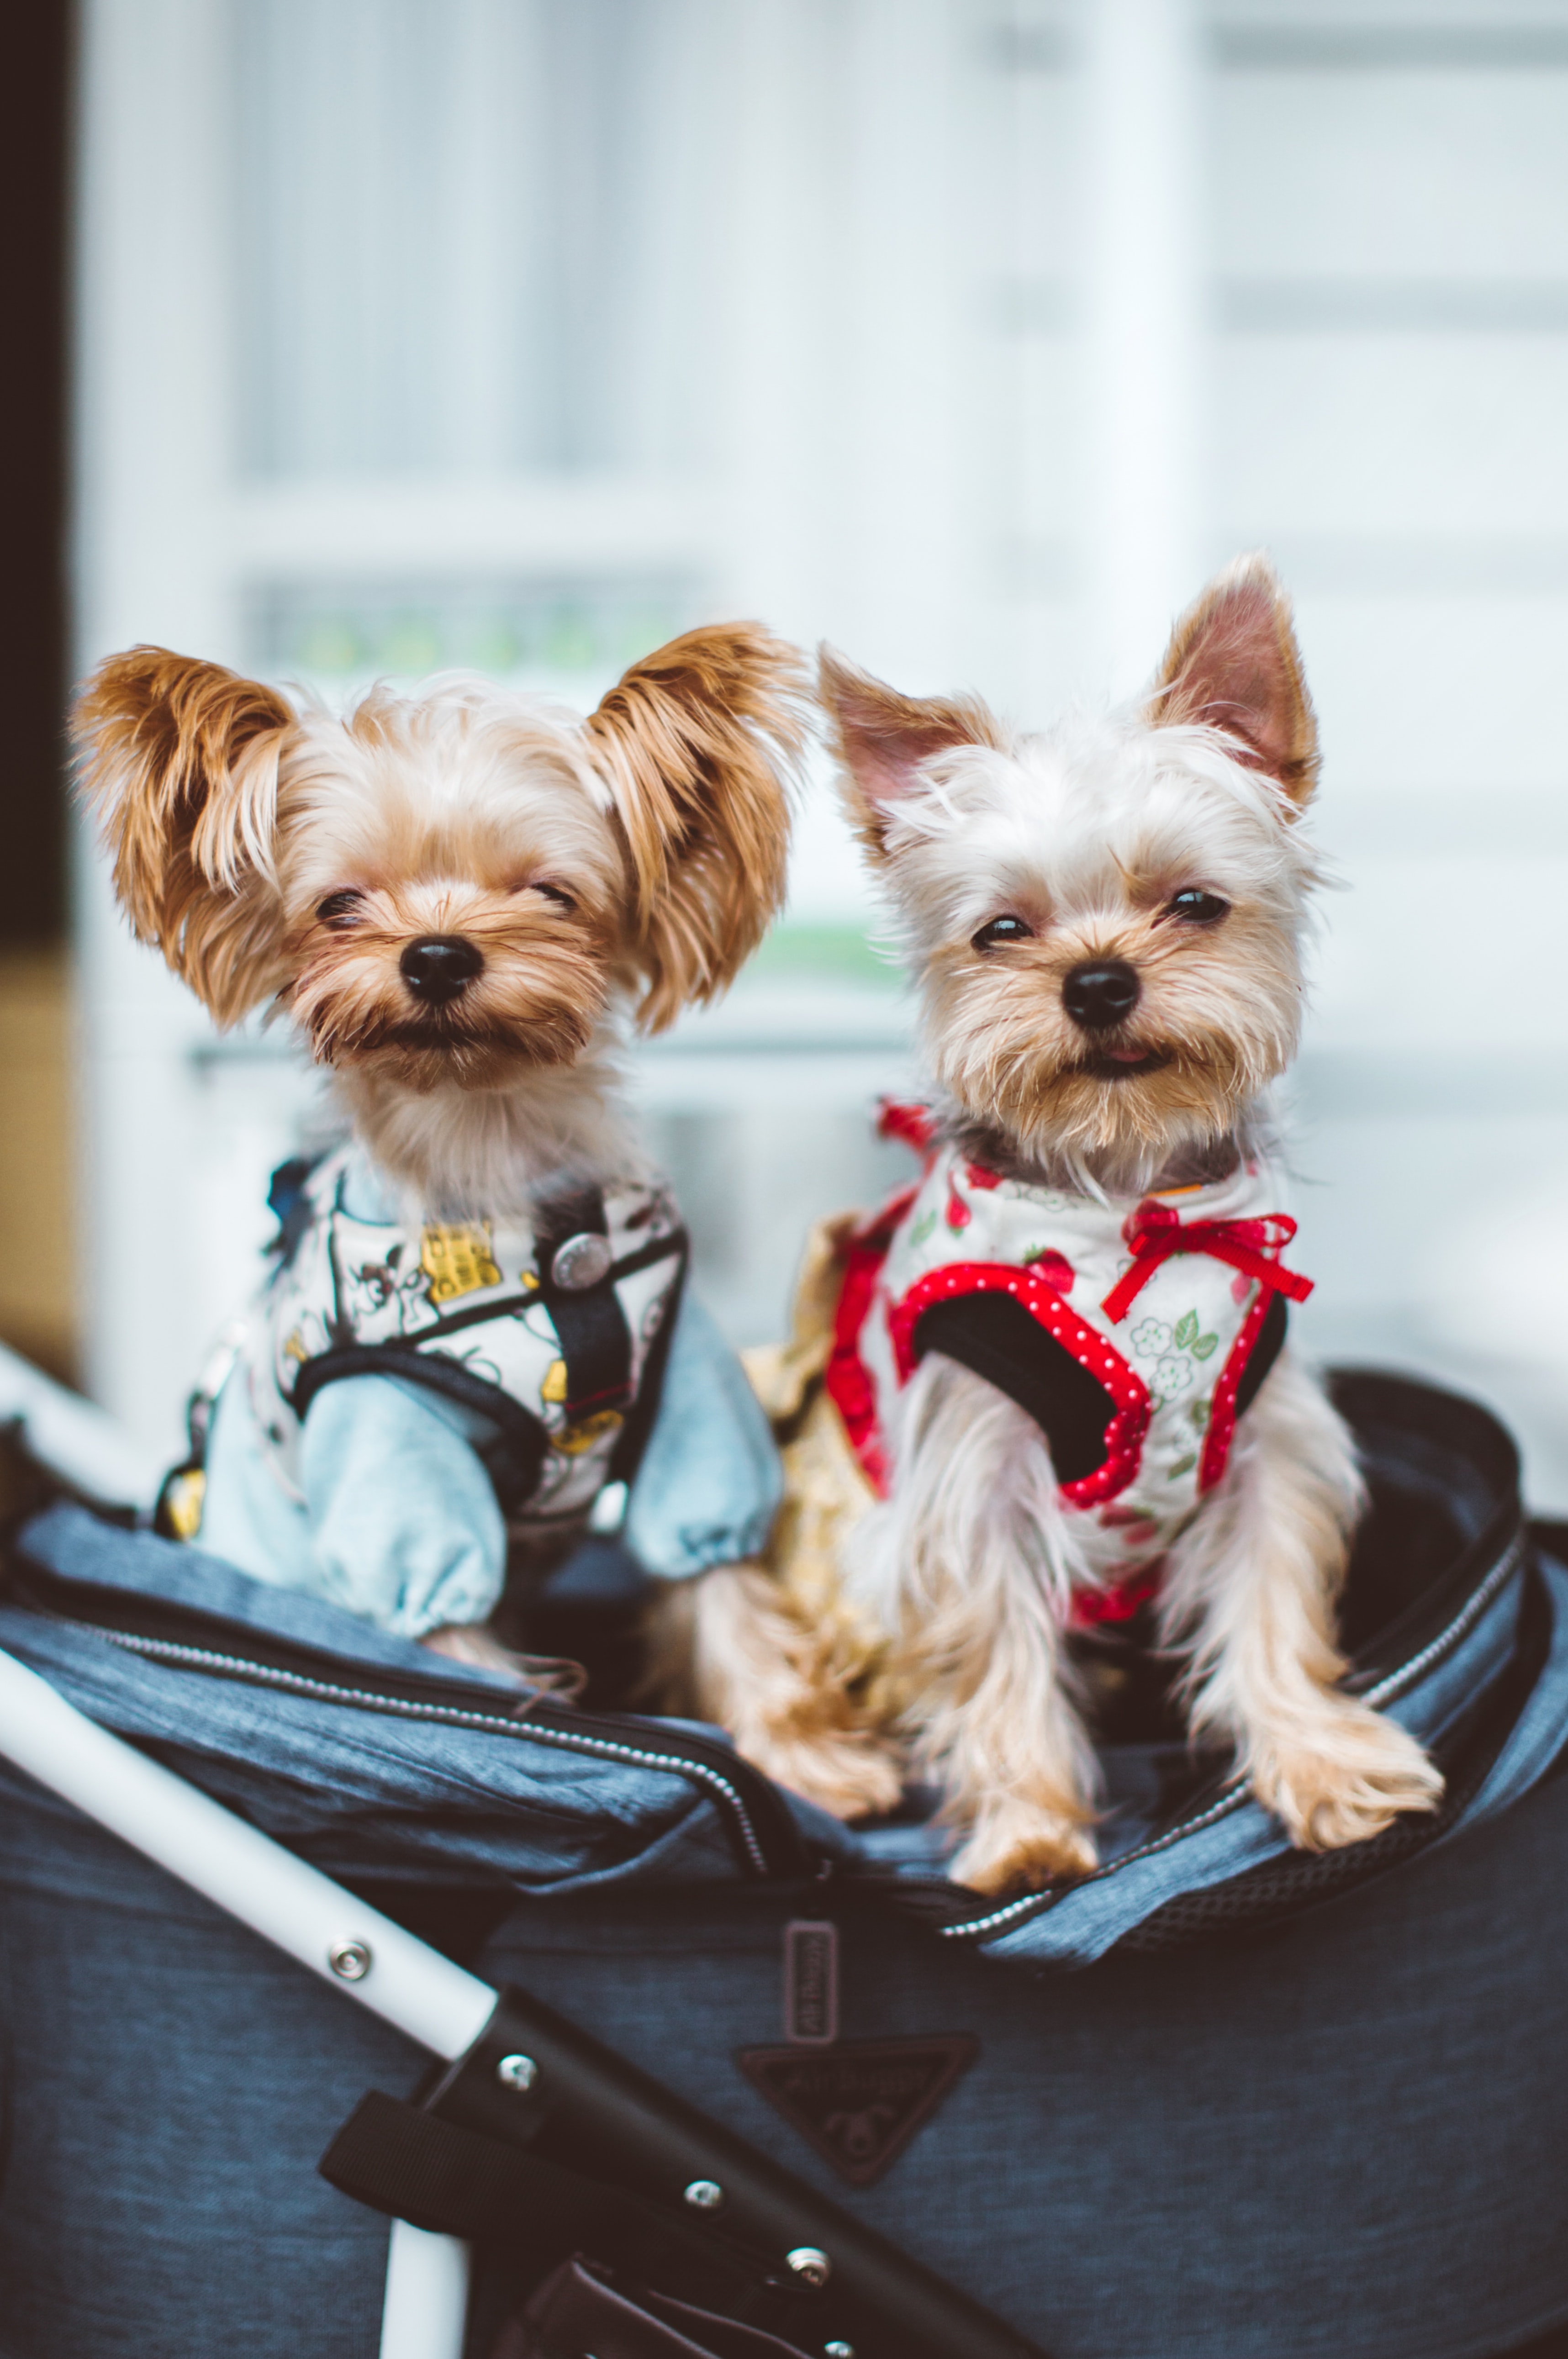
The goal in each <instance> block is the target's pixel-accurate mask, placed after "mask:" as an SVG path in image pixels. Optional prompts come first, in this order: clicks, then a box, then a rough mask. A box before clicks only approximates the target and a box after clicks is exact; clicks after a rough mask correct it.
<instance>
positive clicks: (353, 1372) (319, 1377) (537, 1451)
mask: <svg viewBox="0 0 1568 2359" xmlns="http://www.w3.org/2000/svg"><path fill="white" fill-rule="evenodd" d="M344 1376H401V1377H403V1378H404V1379H405V1380H406V1381H407V1382H408V1383H409V1384H414V1385H421V1386H423V1387H424V1388H425V1390H426V1391H427V1392H432V1393H440V1394H441V1397H443V1399H446V1400H450V1401H456V1402H457V1403H458V1404H459V1405H460V1407H462V1408H471V1409H475V1410H477V1411H478V1413H479V1414H480V1416H482V1417H484V1418H485V1419H487V1420H488V1422H489V1428H490V1433H491V1436H492V1438H491V1439H488V1440H484V1441H478V1442H475V1444H474V1448H475V1450H476V1451H477V1452H478V1455H479V1457H480V1459H481V1460H482V1461H483V1462H484V1465H485V1472H486V1473H488V1475H489V1477H490V1480H491V1482H492V1483H493V1484H495V1497H496V1499H497V1501H498V1503H499V1505H500V1508H501V1512H502V1514H503V1515H505V1516H514V1515H516V1514H517V1512H518V1510H519V1509H520V1508H521V1507H523V1506H525V1505H526V1504H527V1502H528V1500H529V1499H531V1498H532V1496H533V1495H534V1493H535V1491H536V1490H537V1489H538V1488H539V1474H540V1472H541V1470H542V1468H543V1466H544V1461H545V1452H546V1451H547V1450H548V1449H549V1447H550V1435H549V1432H548V1431H547V1430H546V1428H545V1424H544V1420H543V1419H541V1418H537V1417H535V1415H534V1413H533V1411H532V1410H531V1409H528V1408H524V1407H523V1404H522V1402H521V1401H519V1400H514V1398H513V1397H512V1396H511V1394H510V1393H508V1392H503V1391H502V1389H501V1387H500V1386H499V1385H493V1384H489V1383H487V1382H486V1381H485V1378H484V1377H483V1376H476V1375H474V1374H473V1373H472V1371H471V1370H470V1369H467V1368H463V1367H460V1366H459V1365H458V1364H457V1362H456V1361H455V1360H449V1359H448V1358H447V1356H446V1354H445V1353H442V1352H424V1351H420V1350H419V1348H418V1347H417V1346H416V1345H415V1344H413V1343H339V1344H337V1345H336V1346H335V1347H334V1348H333V1349H332V1351H330V1352H321V1353H318V1354H317V1356H316V1358H315V1359H313V1360H307V1361H306V1362H305V1364H304V1365H303V1366H302V1367H301V1368H300V1370H299V1375H298V1376H297V1377H296V1379H295V1383H294V1389H293V1391H292V1393H291V1394H290V1395H289V1406H290V1407H291V1408H292V1409H293V1410H294V1413H295V1415H296V1416H297V1417H298V1418H299V1419H300V1421H301V1422H303V1420H304V1417H305V1413H306V1411H307V1409H308V1408H310V1403H311V1402H312V1401H313V1400H314V1399H315V1397H316V1395H317V1394H318V1393H319V1392H321V1390H322V1389H323V1387H324V1386H327V1385H332V1384H337V1383H340V1382H341V1381H342V1379H343V1377H344Z"/></svg>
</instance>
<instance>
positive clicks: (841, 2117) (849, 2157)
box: [735, 2031, 980, 2187]
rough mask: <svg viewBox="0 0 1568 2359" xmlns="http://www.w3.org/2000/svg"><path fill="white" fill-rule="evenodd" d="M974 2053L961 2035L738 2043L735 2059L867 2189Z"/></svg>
mask: <svg viewBox="0 0 1568 2359" xmlns="http://www.w3.org/2000/svg"><path fill="white" fill-rule="evenodd" d="M979 2053H980V2043H979V2041H978V2040H977V2039H972V2038H970V2036H969V2034H968V2033H967V2032H963V2031H959V2032H951V2033H946V2034H942V2035H937V2036H933V2037H931V2038H925V2039H845V2040H841V2041H840V2042H839V2044H838V2045H837V2046H836V2047H834V2048H824V2049H818V2050H817V2051H816V2053H815V2054H812V2053H811V2050H810V2049H804V2048H799V2047H795V2048H742V2049H737V2051H736V2054H735V2062H736V2063H737V2064H738V2065H739V2066H740V2069H741V2071H743V2072H744V2073H745V2074H746V2079H747V2080H748V2081H749V2082H751V2085H752V2087H753V2088H754V2089H756V2090H757V2092H758V2093H759V2094H760V2095H762V2096H764V2097H766V2098H767V2100H768V2104H770V2105H771V2106H772V2107H773V2109H774V2111H775V2112H776V2113H779V2114H782V2115H783V2116H784V2119H785V2120H786V2121H787V2122H788V2123H789V2125H790V2127H791V2128H792V2129H797V2130H799V2131H800V2136H802V2137H803V2138H804V2139H805V2140H806V2141H807V2143H808V2144H809V2145H811V2146H812V2147H815V2148H816V2151H817V2152H818V2153H819V2154H820V2155H821V2156H822V2159H823V2161H824V2162H828V2163H831V2164H832V2165H833V2169H834V2170H836V2171H837V2173H838V2175H839V2177H840V2178H841V2179H842V2180H846V2181H847V2182H848V2184H849V2185H850V2186H851V2187H869V2186H870V2185H871V2183H872V2181H873V2180H877V2179H880V2178H881V2176H882V2174H883V2172H884V2171H885V2170H886V2169H888V2167H889V2165H890V2164H892V2163H894V2162H896V2161H897V2159H898V2156H899V2155H901V2154H902V2153H903V2151H904V2148H905V2147H907V2146H908V2145H909V2140H910V2139H911V2138H912V2137H913V2136H914V2135H915V2132H916V2131H917V2130H918V2129H920V2128H921V2127H922V2126H923V2125H924V2124H925V2123H927V2122H928V2121H930V2119H931V2115H932V2114H934V2113H935V2111H936V2109H937V2107H938V2106H939V2105H940V2104H941V2103H942V2099H943V2098H944V2097H945V2096H946V2094H947V2093H948V2091H949V2090H950V2089H951V2088H952V2086H953V2082H955V2081H956V2080H957V2079H958V2077H959V2075H960V2073H962V2072H965V2071H968V2069H969V2067H970V2065H971V2064H973V2063H974V2061H975V2058H976V2056H978V2055H979Z"/></svg>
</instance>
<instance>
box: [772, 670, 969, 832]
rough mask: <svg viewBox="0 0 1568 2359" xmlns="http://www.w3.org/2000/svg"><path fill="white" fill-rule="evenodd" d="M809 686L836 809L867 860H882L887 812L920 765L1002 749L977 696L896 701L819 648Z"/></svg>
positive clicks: (896, 695)
mask: <svg viewBox="0 0 1568 2359" xmlns="http://www.w3.org/2000/svg"><path fill="white" fill-rule="evenodd" d="M817 681H818V694H819V695H820V697H821V699H822V706H823V709H824V711H825V712H827V714H828V717H829V720H830V722H831V723H832V734H833V750H834V751H835V753H836V754H837V755H838V757H839V761H840V764H841V765H842V790H843V799H844V809H845V811H846V814H847V816H848V819H849V822H850V824H851V826H852V827H853V828H854V830H855V833H856V835H858V836H859V838H860V841H861V843H863V844H864V845H865V846H866V850H867V852H869V853H871V854H872V856H873V857H874V858H875V859H877V860H883V859H886V857H887V822H888V820H889V818H890V816H891V813H892V808H893V806H894V805H895V804H897V802H898V799H899V798H900V797H901V796H903V795H907V794H908V793H909V789H910V788H911V787H912V786H913V785H914V783H915V773H916V771H917V770H918V769H919V767H920V764H921V763H922V762H924V761H926V760H928V759H929V758H930V756H931V755H932V754H942V753H945V752H946V751H947V749H948V748H949V747H950V746H953V745H990V746H993V747H995V748H996V751H997V752H998V753H1005V752H1006V751H1007V734H1006V732H1005V731H1004V730H1003V728H1002V725H1001V723H1000V722H998V721H997V719H996V716H995V714H994V713H992V712H989V711H988V710H987V708H986V707H985V705H984V704H982V703H981V701H980V700H979V698H978V697H973V696H955V697H946V696H930V697H916V696H900V695H899V693H898V690H897V689H896V688H887V687H886V686H884V684H883V682H882V681H881V680H879V679H872V677H871V675H870V673H869V672H864V671H857V670H856V669H855V666H854V665H853V664H847V663H845V661H844V658H843V657H842V656H839V655H835V654H834V653H833V649H832V648H831V647H822V649H820V650H819V658H818V670H817Z"/></svg>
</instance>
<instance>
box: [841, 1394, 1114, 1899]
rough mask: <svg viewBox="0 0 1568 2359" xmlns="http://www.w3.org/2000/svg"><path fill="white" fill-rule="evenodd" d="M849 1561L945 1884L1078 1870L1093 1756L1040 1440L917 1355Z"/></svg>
mask: <svg viewBox="0 0 1568 2359" xmlns="http://www.w3.org/2000/svg"><path fill="white" fill-rule="evenodd" d="M850 1548H851V1561H852V1586H853V1590H854V1593H855V1595H856V1596H857V1597H858V1598H860V1599H861V1601H862V1602H863V1603H865V1604H866V1605H867V1606H869V1607H870V1608H871V1610H872V1611H873V1612H874V1613H875V1614H876V1615H877V1618H878V1620H879V1621H880V1622H881V1623H882V1625H883V1626H884V1627H885V1628H886V1629H887V1630H888V1631H889V1632H891V1633H892V1634H894V1641H895V1647H896V1653H895V1664H894V1679H895V1681H896V1683H898V1685H900V1686H902V1688H903V1689H904V1690H905V1692H906V1694H907V1695H908V1697H909V1705H908V1717H909V1722H910V1724H911V1727H912V1730H913V1733H914V1736H915V1742H916V1746H917V1751H918V1757H919V1758H920V1761H921V1763H922V1764H923V1765H924V1767H926V1768H928V1769H929V1771H930V1772H931V1776H932V1777H934V1778H935V1779H936V1780H937V1782H938V1783H940V1784H941V1785H942V1787H943V1788H945V1791H946V1794H947V1806H946V1816H947V1817H948V1818H949V1819H950V1820H952V1821H955V1822H956V1823H957V1824H958V1825H959V1826H960V1827H962V1828H963V1829H964V1837H965V1839H964V1843H963V1844H962V1846H961V1848H960V1849H959V1851H958V1853H957V1854H956V1856H955V1857H954V1859H953V1864H952V1868H951V1871H950V1872H951V1874H952V1875H953V1877H954V1879H955V1880H956V1881H957V1882H958V1883H960V1884H967V1885H970V1886H973V1887H974V1888H975V1890H976V1891H979V1892H1005V1891H1009V1890H1016V1889H1018V1888H1019V1887H1021V1886H1036V1885H1040V1884H1042V1883H1045V1882H1046V1881H1047V1880H1048V1879H1049V1878H1051V1877H1052V1876H1055V1875H1062V1874H1070V1875H1082V1874H1083V1872H1084V1871H1085V1870H1086V1869H1088V1868H1090V1867H1093V1865H1094V1841H1093V1838H1092V1836H1091V1834H1090V1832H1089V1828H1090V1825H1091V1822H1092V1821H1093V1817H1094V1811H1093V1808H1092V1805H1091V1801H1090V1797H1091V1795H1092V1794H1093V1791H1094V1755H1093V1751H1092V1748H1091V1747H1090V1745H1089V1742H1088V1739H1087V1737H1086V1736H1085V1734H1084V1733H1083V1725H1082V1723H1081V1722H1080V1721H1079V1718H1078V1715H1077V1712H1076V1711H1075V1710H1074V1708H1073V1701H1072V1697H1071V1694H1070V1691H1069V1682H1068V1676H1067V1666H1066V1663H1065V1659H1064V1657H1063V1652H1062V1632H1063V1630H1064V1628H1065V1625H1066V1620H1067V1613H1068V1607H1069V1603H1070V1600H1071V1593H1072V1588H1073V1546H1072V1538H1071V1533H1070V1529H1069V1518H1068V1516H1067V1513H1066V1512H1065V1511H1064V1510H1063V1508H1062V1505H1061V1502H1060V1500H1059V1498H1058V1495H1057V1484H1056V1476H1055V1473H1054V1472H1053V1470H1052V1467H1051V1455H1050V1451H1049V1450H1048V1449H1047V1447H1046V1443H1045V1440H1044V1437H1043V1436H1042V1434H1041V1432H1040V1428H1039V1426H1038V1425H1036V1424H1035V1422H1034V1420H1033V1419H1031V1418H1029V1416H1027V1415H1026V1414H1025V1412H1024V1411H1023V1410H1022V1409H1020V1408H1017V1407H1016V1406H1015V1404H1014V1403H1013V1402H1012V1401H1010V1400H1008V1399H1007V1397H1005V1396H1004V1395H1003V1394H1002V1393H1000V1392H998V1391H997V1390H996V1387H995V1386H993V1385H990V1384H987V1383H986V1382H985V1378H984V1377H982V1376H977V1375H974V1374H973V1373H972V1372H971V1371H970V1370H969V1369H967V1368H963V1367H960V1366H958V1365H957V1364H955V1363H954V1362H953V1361H951V1360H948V1359H945V1358H944V1357H943V1356H942V1354H941V1353H935V1352H933V1353H928V1355H927V1357H926V1358H925V1360H924V1361H923V1362H922V1363H921V1364H920V1369H919V1370H918V1372H917V1373H916V1375H915V1376H914V1378H913V1380H912V1381H911V1383H910V1384H909V1387H908V1389H907V1391H906V1392H905V1394H904V1395H903V1397H902V1399H901V1401H900V1405H899V1418H898V1433H897V1437H896V1470H895V1474H894V1480H893V1484H892V1488H891V1492H890V1495H889V1497H888V1498H887V1501H886V1502H885V1503H884V1505H883V1506H880V1507H878V1508H877V1509H875V1510H874V1511H873V1512H872V1513H871V1514H870V1515H868V1516H866V1517H865V1518H864V1520H863V1521H862V1522H861V1523H860V1524H859V1525H858V1526H857V1527H856V1529H855V1533H854V1534H853V1535H852V1538H851V1542H850Z"/></svg>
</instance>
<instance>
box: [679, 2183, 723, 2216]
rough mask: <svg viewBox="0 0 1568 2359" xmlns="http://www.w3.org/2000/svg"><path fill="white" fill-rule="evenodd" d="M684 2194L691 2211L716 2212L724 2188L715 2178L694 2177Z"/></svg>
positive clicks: (721, 2199) (721, 2200)
mask: <svg viewBox="0 0 1568 2359" xmlns="http://www.w3.org/2000/svg"><path fill="white" fill-rule="evenodd" d="M685 2194H686V2201H687V2202H688V2203H690V2205H691V2209H692V2211H693V2212H716V2211H717V2210H718V2208H719V2206H720V2204H721V2203H722V2202H723V2201H724V2189H723V2188H722V2187H721V2186H720V2185H719V2182H718V2180H716V2179H694V2180H692V2181H691V2186H690V2187H688V2188H687V2189H686V2190H685Z"/></svg>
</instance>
